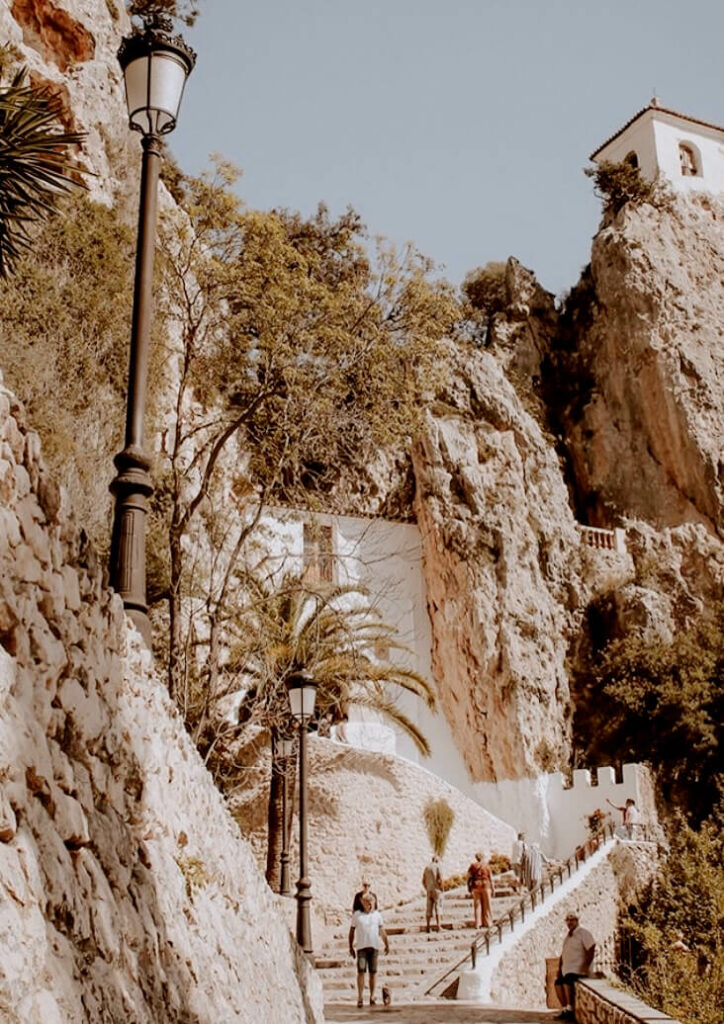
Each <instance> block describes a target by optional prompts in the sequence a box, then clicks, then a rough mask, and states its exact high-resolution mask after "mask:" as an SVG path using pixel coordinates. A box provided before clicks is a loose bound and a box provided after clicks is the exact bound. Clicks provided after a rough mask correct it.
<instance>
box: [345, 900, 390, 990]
mask: <svg viewBox="0 0 724 1024" xmlns="http://www.w3.org/2000/svg"><path fill="white" fill-rule="evenodd" d="M360 902H361V904H362V909H361V910H355V912H354V914H352V924H351V926H350V929H349V955H350V956H351V957H356V958H357V1006H362V1004H363V1002H364V1000H363V996H364V990H365V971H366V972H367V973H368V974H369V978H370V980H369V986H370V1006H374V1005H375V1003H376V1000H375V982H376V981H377V957H378V954H379V949H380V943H383V944H384V948H385V956H386V955H387V954H388V953H389V952H390V944H389V941H388V939H387V932H386V931H385V928H384V923H383V921H382V914H381V913H380V912H379V910H375V909H374V907H373V905H372V896H371V895H370V894H369V893H367V894H365V895H363V896H362V898H361V901H360Z"/></svg>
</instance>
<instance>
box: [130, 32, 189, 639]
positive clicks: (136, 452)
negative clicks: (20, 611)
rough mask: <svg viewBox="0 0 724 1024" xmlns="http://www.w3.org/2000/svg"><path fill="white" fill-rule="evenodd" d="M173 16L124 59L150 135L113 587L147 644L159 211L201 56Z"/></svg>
mask: <svg viewBox="0 0 724 1024" xmlns="http://www.w3.org/2000/svg"><path fill="white" fill-rule="evenodd" d="M172 31H173V25H172V22H171V20H170V19H169V18H165V17H163V16H161V15H158V14H154V15H151V16H150V17H149V18H147V19H145V21H144V28H143V30H136V31H134V32H133V34H132V35H130V36H126V38H124V39H123V41H122V42H121V46H120V49H119V50H118V61H119V63H120V65H121V69H122V70H123V75H124V79H125V85H126V102H127V105H128V117H129V124H130V127H131V128H132V129H133V131H138V132H141V134H142V136H143V138H142V139H141V145H142V147H143V161H142V165H141V199H140V208H139V215H138V242H137V247H136V276H135V283H134V292H133V321H132V326H131V354H130V362H129V370H128V403H127V408H126V435H125V444H124V448H123V451H121V452H119V453H118V455H116V457H115V459H114V463H115V466H116V469H117V470H118V472H117V475H116V477H115V479H114V480H113V482H112V483H111V492H112V493H113V494H114V495H115V499H116V504H115V512H114V518H113V535H112V538H111V558H110V579H111V586H112V587H113V589H114V590H116V591H118V593H119V594H120V595H121V597H122V598H123V605H124V607H125V609H126V611H127V613H128V615H129V616H130V617H131V619H132V620H133V621H134V623H135V624H136V626H137V627H138V629H139V631H140V632H141V634H142V635H143V637H144V639H145V640H146V642H147V643H148V644H149V645H150V640H151V627H150V624H149V621H148V616H147V610H148V609H147V605H146V512H147V501H148V498H149V496H150V494H151V493H152V491H153V484H152V482H151V476H150V473H149V470H150V468H151V460H150V458H149V457H148V455H146V453H145V452H144V448H143V418H144V412H145V406H146V382H147V379H148V353H149V347H150V335H151V318H152V283H153V257H154V248H155V244H156V206H157V195H158V172H159V163H160V157H161V145H162V143H161V136H162V135H166V134H168V132H171V131H173V129H174V128H175V127H176V118H177V116H178V110H179V106H180V104H181V97H182V95H183V90H184V85H185V83H186V79H187V78H188V76H189V74H190V73H191V71H192V69H193V66H194V63H195V61H196V54H195V53H194V51H193V50H191V49H190V48H189V47H188V46H187V45H186V44H185V43H184V41H183V39H181V37H180V36H174V35H172V34H171V33H172Z"/></svg>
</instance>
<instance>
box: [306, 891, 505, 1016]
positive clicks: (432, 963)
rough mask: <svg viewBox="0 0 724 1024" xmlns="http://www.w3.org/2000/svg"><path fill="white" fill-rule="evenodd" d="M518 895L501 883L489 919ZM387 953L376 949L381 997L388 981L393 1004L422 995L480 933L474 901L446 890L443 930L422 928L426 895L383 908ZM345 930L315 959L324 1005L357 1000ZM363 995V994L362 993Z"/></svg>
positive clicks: (502, 914) (502, 912)
mask: <svg viewBox="0 0 724 1024" xmlns="http://www.w3.org/2000/svg"><path fill="white" fill-rule="evenodd" d="M517 902H518V897H517V896H516V895H515V894H514V893H513V892H512V890H510V889H506V888H505V887H499V888H497V889H496V895H495V896H494V898H493V902H492V909H493V919H494V920H495V921H497V920H498V919H499V918H503V917H505V916H506V915H507V914H508V913H509V911H510V909H511V907H512V906H513V905H514V904H516V903H517ZM382 916H383V918H384V921H385V930H386V931H387V935H388V937H389V940H390V954H389V956H385V955H384V953H382V952H381V953H380V958H379V965H378V975H377V996H378V999H379V1001H380V1002H381V1001H382V986H383V985H387V986H388V988H389V989H390V991H391V994H392V1001H393V1003H400V1002H413V1001H415V1000H417V999H421V998H423V996H424V993H425V991H426V990H427V989H428V988H429V987H430V986H431V985H433V984H434V983H435V981H436V980H437V979H439V978H440V977H441V976H442V975H443V974H445V973H446V971H448V970H449V968H450V967H452V966H453V965H454V964H456V963H458V962H459V961H460V960H461V959H462V958H463V957H464V956H466V954H469V953H470V946H471V943H472V942H473V941H474V940H475V938H476V937H477V936H479V935H480V932H478V931H476V930H475V928H474V926H473V901H472V898H471V897H470V896H469V894H468V893H467V891H466V890H465V889H464V888H460V889H453V890H451V891H450V892H446V893H445V895H444V901H443V911H442V929H441V931H440V932H439V933H438V932H436V931H435V930H434V925H433V928H432V930H431V931H430V934H427V931H426V929H425V898H424V896H420V897H419V898H418V899H415V900H412V901H410V902H409V903H403V904H400V905H399V906H397V907H393V908H391V909H389V910H383V915H382ZM348 934H349V930H348V929H346V930H345V931H344V932H338V933H337V934H336V935H335V937H334V939H333V940H332V942H330V943H329V944H328V945H327V946H326V947H324V948H323V949H322V950H321V952H320V954H319V955H318V957H317V959H316V967H317V972H318V974H319V976H320V978H321V980H322V984H323V986H324V1001H325V1003H326V1004H327V1005H331V1004H335V1003H348V1002H354V1001H355V1000H356V998H357V990H356V966H355V962H354V961H353V960H352V958H351V956H350V955H349V943H348ZM365 998H366V996H365Z"/></svg>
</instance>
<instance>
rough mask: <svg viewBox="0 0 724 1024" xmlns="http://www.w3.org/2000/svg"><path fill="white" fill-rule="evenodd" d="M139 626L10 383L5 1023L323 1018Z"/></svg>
mask: <svg viewBox="0 0 724 1024" xmlns="http://www.w3.org/2000/svg"><path fill="white" fill-rule="evenodd" d="M137 641H138V638H137V636H136V634H135V633H134V632H133V631H132V630H130V629H129V627H128V625H127V623H126V620H125V617H124V615H123V610H122V606H121V604H120V601H119V599H118V598H117V597H115V596H114V595H112V594H111V592H110V591H109V590H107V589H106V588H105V587H104V586H103V582H102V573H101V568H100V565H99V564H98V561H97V559H96V557H95V554H94V552H93V550H92V548H91V547H90V546H89V545H88V543H87V541H86V539H85V537H84V534H83V532H82V530H80V529H79V528H78V527H77V526H76V525H75V524H74V522H73V519H72V516H71V514H70V513H69V511H68V509H67V499H66V498H65V496H64V495H63V493H62V492H61V490H60V489H59V488H58V487H57V485H56V484H55V483H54V481H53V480H52V479H49V477H48V475H47V473H46V472H45V471H44V469H43V464H42V461H41V458H40V453H39V445H38V443H37V437H36V436H35V435H34V434H32V433H31V432H28V431H27V430H26V429H25V427H24V424H23V418H22V410H21V409H20V407H19V406H18V404H17V403H16V402H15V400H14V398H13V396H12V395H11V394H10V393H9V392H8V391H6V390H5V389H4V388H2V387H0V782H1V787H0V892H1V893H2V899H1V900H0V1019H2V1021H3V1022H7V1024H81V1022H83V1024H85V1022H88V1024H95V1022H98V1024H101V1022H102V1024H128V1022H129V1021H133V1022H134V1024H165V1022H169V1024H171V1022H173V1024H191V1022H194V1024H203V1022H209V1024H211V1022H214V1024H231V1022H232V1021H233V1022H239V1024H265V1022H268V1024H272V1022H277V1021H279V1020H283V1021H285V1022H286V1021H290V1022H299V1024H311V1022H312V1021H321V1020H322V1019H323V1015H322V1009H321V991H320V988H319V984H318V982H317V979H316V978H315V977H312V974H311V970H310V968H309V966H308V964H306V962H305V961H304V960H303V958H301V957H300V956H299V954H298V952H297V947H296V943H295V942H294V941H293V939H292V937H291V935H290V933H289V930H288V928H287V927H286V924H285V922H284V919H283V916H282V914H281V913H280V910H279V907H278V904H277V900H276V897H274V896H273V895H272V894H271V893H270V891H269V890H268V888H267V886H266V883H265V882H264V880H263V878H262V877H261V875H260V873H259V872H258V870H257V868H256V864H255V862H254V857H253V854H252V852H251V850H250V848H249V846H248V845H247V844H246V843H245V842H244V840H243V839H242V838H241V836H240V834H239V831H238V828H237V826H236V825H235V823H234V822H233V820H232V819H231V817H230V816H229V814H228V812H227V810H226V808H225V806H224V804H223V801H222V799H221V797H220V796H219V794H218V792H217V790H216V789H215V787H214V785H213V783H212V781H211V779H210V777H209V776H208V774H207V772H206V771H205V769H204V767H203V765H202V764H201V762H200V760H199V758H198V755H197V753H196V751H195V749H194V747H193V745H192V744H191V742H190V740H189V739H188V737H187V736H186V734H185V731H184V729H183V726H182V723H181V722H180V720H179V718H178V716H177V714H176V713H175V711H174V709H173V708H172V706H171V704H170V701H169V700H168V697H167V695H166V693H165V690H164V687H163V685H162V683H161V682H160V680H159V679H158V678H157V677H156V675H155V674H154V672H153V669H152V666H151V664H150V659H149V656H148V654H147V653H146V652H145V651H144V650H143V649H141V648H140V647H139V646H138V642H137Z"/></svg>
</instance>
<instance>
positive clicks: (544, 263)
mask: <svg viewBox="0 0 724 1024" xmlns="http://www.w3.org/2000/svg"><path fill="white" fill-rule="evenodd" d="M184 35H185V37H186V38H187V40H188V41H189V42H190V43H191V45H192V46H193V47H194V48H195V49H196V50H197V52H198V62H197V66H196V69H195V71H194V73H193V75H192V76H191V78H190V79H189V82H188V85H187V91H186V95H185V97H184V104H183V108H182V111H181V117H180V122H179V127H178V129H177V130H176V132H175V133H174V135H173V136H172V137H171V139H170V142H171V146H172V149H173V150H174V152H175V154H176V156H177V158H178V159H179V161H180V163H181V166H182V167H183V169H184V170H186V171H188V172H190V173H196V172H198V171H200V170H201V169H202V168H203V167H204V166H206V165H207V163H208V156H209V154H210V153H211V152H214V151H216V152H219V153H222V154H223V155H224V156H225V157H227V158H228V159H230V160H232V161H233V162H235V163H236V164H238V165H239V166H240V167H241V168H242V169H243V172H244V174H243V178H242V179H241V181H240V182H239V185H238V190H239V194H240V195H241V196H242V198H243V199H244V200H245V202H246V203H248V204H249V205H250V206H253V207H258V208H261V209H269V208H272V207H275V206H285V207H289V208H292V209H297V210H301V211H302V213H305V214H309V213H312V212H313V211H314V209H315V208H316V205H317V203H318V202H319V201H320V200H324V201H325V202H326V203H327V204H328V205H329V207H330V209H331V210H332V212H333V213H338V212H341V211H342V210H344V209H345V207H346V206H347V205H348V204H351V205H352V206H354V207H355V209H357V210H358V211H359V212H360V214H361V215H362V217H363V218H364V220H365V222H366V223H367V225H368V228H369V230H370V231H371V232H372V233H375V234H376V233H379V234H384V235H386V236H387V237H388V238H390V239H391V240H393V241H394V242H396V243H404V242H406V241H408V240H411V241H414V242H415V243H416V245H417V246H418V248H420V249H421V250H422V251H423V252H425V253H426V254H427V255H429V256H431V257H432V258H433V259H434V260H435V261H436V262H437V263H439V264H441V265H442V267H443V272H444V273H445V275H446V276H447V277H448V278H449V279H450V280H452V281H453V282H455V283H459V282H460V281H461V280H462V278H463V276H464V275H465V273H466V272H467V271H468V270H470V269H472V268H473V267H476V266H480V265H482V264H484V263H486V262H488V261H489V260H504V259H506V258H507V257H508V256H510V255H513V256H516V257H517V258H518V259H520V260H521V262H522V263H523V264H525V265H526V266H528V267H530V268H531V269H532V270H534V271H535V272H536V274H537V275H538V277H539V279H540V281H541V283H542V284H543V285H544V286H545V287H546V288H548V289H550V290H551V291H554V292H556V293H561V292H563V291H565V290H566V289H568V288H570V287H571V286H572V285H573V284H575V282H576V280H577V278H578V274H579V271H580V269H581V267H582V266H583V265H584V264H585V263H586V262H587V261H588V258H589V252H590V240H591V236H592V235H593V234H594V233H595V230H596V227H597V224H598V221H599V202H598V200H597V199H596V198H595V197H594V196H593V192H592V185H591V182H590V180H589V179H587V178H586V177H584V175H583V173H582V168H583V167H584V166H586V165H587V164H588V156H589V154H590V153H591V152H593V150H594V149H596V148H597V146H598V145H599V144H600V143H601V142H603V141H604V140H605V139H606V138H607V137H608V136H609V135H611V134H612V133H613V132H615V131H616V130H617V129H618V128H620V127H621V126H622V125H623V123H624V122H625V121H627V120H628V119H629V117H631V116H632V115H633V114H634V113H635V112H636V111H638V110H639V109H640V108H641V107H643V106H645V105H646V104H647V103H648V102H649V100H650V98H651V95H652V92H653V90H654V88H655V89H656V92H657V94H658V96H659V98H660V101H661V103H662V105H663V106H667V107H671V108H673V109H674V110H678V111H680V112H682V113H686V114H692V115H694V116H696V117H700V118H702V119H704V120H708V121H712V122H714V123H715V124H724V88H723V86H724V73H723V71H722V67H723V62H722V41H723V40H724V2H722V0H686V2H684V0H680V2H673V0H628V2H624V0H607V2H605V0H601V2H598V3H594V2H592V0H548V2H543V0H540V2H534V0H509V2H504V0H444V2H443V0H364V2H360V0H259V2H257V3H251V2H249V0H202V14H201V17H200V19H199V21H198V24H197V26H196V28H195V29H193V30H186V31H185V32H184Z"/></svg>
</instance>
